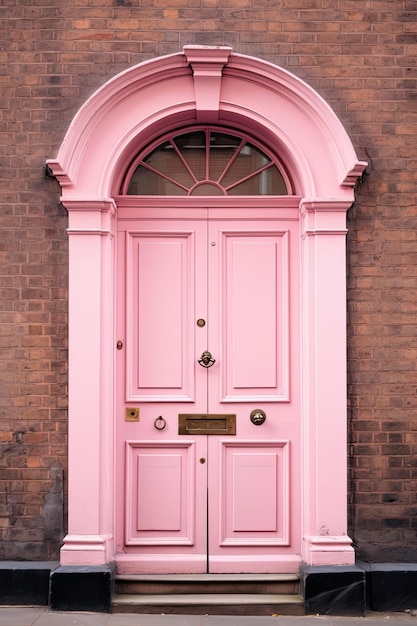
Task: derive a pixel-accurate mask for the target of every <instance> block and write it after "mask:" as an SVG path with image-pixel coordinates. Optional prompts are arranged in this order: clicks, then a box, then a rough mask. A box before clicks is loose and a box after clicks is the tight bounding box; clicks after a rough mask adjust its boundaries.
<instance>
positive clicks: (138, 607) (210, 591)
mask: <svg viewBox="0 0 417 626" xmlns="http://www.w3.org/2000/svg"><path fill="white" fill-rule="evenodd" d="M112 610H113V612H114V613H128V612H130V613H154V614H156V613H157V614H161V613H165V614H185V615H199V614H200V615H206V614H207V615H303V614H304V603H303V599H302V597H301V596H300V594H299V577H298V576H297V575H296V574H255V575H252V574H191V575H185V574H184V575H181V574H178V575H166V576H163V575H162V576H161V575H120V574H119V575H117V576H116V595H115V596H114V597H113V602H112Z"/></svg>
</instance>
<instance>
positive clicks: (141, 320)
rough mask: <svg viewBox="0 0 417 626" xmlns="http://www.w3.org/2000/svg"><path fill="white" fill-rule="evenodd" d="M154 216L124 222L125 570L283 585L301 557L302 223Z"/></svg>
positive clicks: (121, 438)
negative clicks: (277, 575)
mask: <svg viewBox="0 0 417 626" xmlns="http://www.w3.org/2000/svg"><path fill="white" fill-rule="evenodd" d="M147 215H148V217H146V216H145V217H142V218H140V219H138V218H136V219H125V220H122V219H121V220H119V234H118V284H119V290H118V299H117V300H118V324H119V327H118V332H119V336H120V337H121V340H120V344H119V347H120V350H119V351H118V413H117V451H116V460H117V485H116V490H117V536H116V545H117V553H118V555H119V557H120V563H119V569H120V570H123V567H125V571H129V572H132V573H133V572H135V573H141V572H147V573H149V572H151V573H167V572H171V573H200V572H211V573H215V572H253V573H255V572H276V571H288V570H289V569H291V567H290V565H289V564H290V563H293V562H294V558H295V557H296V555H297V554H299V552H300V537H299V528H300V510H299V501H300V455H299V439H300V436H299V404H298V396H299V393H298V358H299V357H298V352H299V340H298V337H299V319H298V222H297V221H296V220H291V219H283V218H281V217H280V218H278V219H277V218H276V217H275V216H271V217H268V219H266V218H265V216H264V217H263V218H262V219H253V218H252V217H248V218H247V219H230V214H228V215H225V214H224V212H222V211H219V210H218V211H214V210H211V211H210V210H209V209H205V210H200V211H198V212H197V213H194V214H193V216H192V218H191V219H190V218H188V217H186V216H183V217H182V218H178V217H176V218H175V219H172V218H170V217H164V218H163V219H149V214H147ZM122 563H124V564H125V565H123V564H122ZM126 563H127V565H126Z"/></svg>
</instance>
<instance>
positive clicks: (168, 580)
mask: <svg viewBox="0 0 417 626" xmlns="http://www.w3.org/2000/svg"><path fill="white" fill-rule="evenodd" d="M298 590H299V577H298V575H297V574H183V575H181V574H176V575H166V576H162V575H143V576H142V575H117V576H116V593H118V594H123V593H127V594H139V593H140V594H194V593H199V594H201V593H202V594H208V593H234V594H236V593H261V594H262V593H269V594H271V593H272V594H293V593H298Z"/></svg>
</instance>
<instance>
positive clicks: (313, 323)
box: [300, 199, 355, 565]
mask: <svg viewBox="0 0 417 626" xmlns="http://www.w3.org/2000/svg"><path fill="white" fill-rule="evenodd" d="M349 206H350V202H347V201H346V200H339V201H338V200H333V199H332V200H315V201H314V200H312V201H309V200H303V201H302V202H301V205H300V210H301V219H302V221H301V237H302V253H301V254H302V258H301V263H302V269H301V281H302V296H301V298H302V361H303V364H302V398H303V425H302V440H303V452H302V457H303V459H304V468H303V480H302V484H303V490H304V497H303V508H304V511H303V514H304V524H303V526H304V535H303V560H304V561H305V562H306V563H308V564H311V565H330V564H331V565H350V564H353V563H354V561H355V554H354V550H353V548H352V546H351V540H350V538H349V537H348V536H347V527H346V525H347V475H346V454H347V449H346V446H347V441H346V433H347V424H346V281H345V276H346V262H345V256H346V255H345V241H346V232H347V231H346V211H347V209H348V208H349Z"/></svg>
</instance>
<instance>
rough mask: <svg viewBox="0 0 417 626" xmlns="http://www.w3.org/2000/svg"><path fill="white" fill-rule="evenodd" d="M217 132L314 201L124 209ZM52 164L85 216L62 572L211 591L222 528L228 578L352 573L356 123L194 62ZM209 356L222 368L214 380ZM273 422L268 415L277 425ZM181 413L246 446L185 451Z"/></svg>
mask: <svg viewBox="0 0 417 626" xmlns="http://www.w3.org/2000/svg"><path fill="white" fill-rule="evenodd" d="M199 124H203V125H215V126H217V127H221V128H223V129H226V130H227V129H229V128H232V129H233V128H238V129H239V132H240V133H243V134H244V135H245V136H248V137H253V139H254V141H260V140H262V142H261V143H262V144H263V145H265V146H269V147H270V149H271V151H272V152H273V153H274V154H277V155H279V158H280V163H282V164H283V166H284V169H285V171H286V172H287V173H288V180H291V184H292V187H291V189H292V192H293V195H292V196H271V197H268V198H266V197H265V198H263V197H254V196H252V197H250V196H248V197H245V196H235V197H232V196H228V197H224V196H220V197H218V196H213V195H210V194H209V195H210V197H208V196H204V195H203V196H197V195H196V196H191V197H190V198H182V197H181V198H176V199H175V198H169V197H166V198H164V199H163V201H162V200H161V198H158V197H155V196H154V197H149V196H148V197H143V198H142V200H143V201H142V202H139V201H138V197H137V196H120V195H119V193H120V190H121V188H122V184H123V181H124V180H125V174H126V171H127V169H128V167H129V165H130V164H131V163H132V162H133V161H134V159H135V158H136V157H137V155H138V154H140V153H141V151H143V150H144V149H145V146H148V145H151V144H152V143H153V142H157V141H158V138H160V137H161V136H163V135H164V134H166V133H173V132H177V131H178V132H183V130H184V129H185V128H191V129H193V128H196V125H199ZM230 132H233V131H230ZM48 163H49V166H50V167H51V169H52V171H53V172H54V174H55V175H56V177H57V178H58V180H59V182H60V183H61V185H62V202H63V204H64V205H65V206H66V207H67V209H68V212H69V229H68V233H69V245H70V259H69V263H70V312H69V316H70V337H69V344H70V356H69V377H70V392H69V476H68V484H69V512H68V527H69V531H68V535H67V536H66V537H65V540H64V545H63V548H62V550H61V562H62V563H63V564H67V565H79V564H83V565H89V564H102V563H108V562H110V561H113V560H115V559H116V560H117V562H118V567H119V568H120V570H122V571H130V572H135V571H139V570H140V571H148V572H158V571H162V572H163V571H177V569H178V567H180V569H181V571H190V572H202V571H206V568H207V554H206V538H207V519H209V520H210V523H209V531H208V535H209V550H208V552H209V567H210V571H249V572H250V571H257V570H258V569H261V570H262V571H270V572H276V571H288V572H289V571H296V570H297V568H298V566H299V563H300V562H301V561H305V562H306V563H311V564H317V565H320V564H336V565H337V564H352V563H353V562H354V551H353V548H352V546H351V541H350V539H349V537H348V536H347V520H346V507H347V505H346V375H345V370H346V351H345V343H346V341H345V338H346V331H345V304H346V294H345V238H346V219H345V216H346V211H347V210H348V208H349V207H350V206H351V204H352V202H353V199H354V193H353V187H354V185H355V182H356V180H357V179H358V177H359V176H360V175H361V172H362V171H363V169H364V167H365V165H366V164H365V163H363V162H359V161H358V160H357V157H356V154H355V151H354V149H353V146H352V144H351V142H350V140H349V137H348V136H347V134H346V132H345V130H344V129H343V126H342V125H341V123H340V122H339V120H338V119H337V117H336V116H335V114H334V113H333V112H332V111H331V109H330V108H329V107H328V105H327V104H326V103H325V102H324V101H323V100H322V99H321V98H320V96H319V95H318V94H317V93H315V92H314V91H313V90H312V89H311V88H310V87H309V86H308V85H307V84H305V83H303V82H302V81H300V80H299V79H298V78H296V77H295V76H293V75H291V74H290V73H288V72H286V71H285V70H283V69H282V68H279V67H276V66H274V65H272V64H269V63H266V62H264V61H261V60H259V59H255V58H250V57H246V56H243V55H238V54H234V53H233V52H232V50H231V49H230V48H221V47H213V48H210V47H208V48H205V47H199V46H187V47H186V48H185V49H184V51H183V52H181V53H178V54H174V55H170V56H168V57H162V58H159V59H154V60H150V61H147V62H145V63H142V64H140V65H138V66H136V67H133V68H131V69H129V70H127V71H125V72H123V73H121V74H119V75H117V76H116V77H115V78H113V79H112V80H110V81H109V82H108V83H107V84H106V85H104V86H103V87H102V88H101V89H99V90H98V91H97V92H96V93H95V94H93V96H92V97H91V98H90V99H89V100H88V101H87V102H86V103H85V105H84V106H83V107H82V108H81V109H80V111H79V112H78V114H77V115H76V117H75V118H74V120H73V123H72V124H71V126H70V128H69V130H68V132H67V135H66V137H65V138H64V141H63V143H62V145H61V148H60V151H59V154H58V156H57V158H56V159H53V160H50V161H49V162H48ZM202 190H203V192H207V193H208V191H207V188H202ZM185 200H187V202H185ZM117 233H119V235H118V236H117V241H116V235H117ZM211 242H215V243H216V245H215V246H211ZM203 251H204V252H203ZM255 267H256V268H257V273H256V272H254V268H255ZM144 268H145V269H144ZM193 272H194V274H193ZM259 275H261V277H262V280H258V276H259ZM197 277H198V280H197ZM200 277H205V278H204V279H203V278H200ZM261 286H262V288H261ZM329 286H330V287H331V289H329ZM249 291H250V293H249ZM330 293H331V298H330V297H329V294H330ZM150 299H152V301H153V302H155V303H156V305H157V306H156V307H153V306H150V305H149V301H150ZM241 311H242V315H241V314H240V312H241ZM198 318H206V319H207V320H209V323H208V324H206V326H205V327H204V328H198V327H197V326H196V324H195V322H196V320H197V319H198ZM157 330H158V332H157ZM200 331H202V332H200ZM118 341H120V342H121V343H122V344H123V345H122V346H121V349H117V348H116V344H117V342H118ZM243 343H244V344H245V345H244V346H243ZM206 349H209V350H210V351H211V352H212V354H213V356H214V358H215V359H216V363H215V364H214V365H213V367H211V368H210V369H209V370H205V369H203V368H201V367H200V366H199V365H198V364H197V360H198V358H199V356H200V355H201V353H202V352H203V351H204V350H206ZM248 354H249V357H248ZM255 364H256V366H255ZM116 382H117V384H116ZM260 403H262V406H260ZM126 406H133V407H134V406H138V407H139V408H140V421H139V422H138V423H134V422H126V421H125V413H124V410H125V407H126ZM189 407H192V410H191V409H190V408H189ZM252 408H264V409H265V411H266V413H267V420H266V422H265V423H264V424H263V425H262V426H255V425H253V424H252V423H251V422H250V420H249V417H248V415H249V413H250V410H249V409H252ZM180 411H182V412H190V413H191V412H193V413H194V412H196V413H205V412H208V411H210V412H212V413H235V414H236V416H237V434H236V436H227V437H225V436H217V435H209V436H191V435H180V436H179V435H178V431H177V428H176V425H177V419H178V417H177V416H178V413H179V412H180ZM160 415H162V416H163V417H164V419H165V420H166V423H167V427H166V429H165V430H163V431H160V432H157V431H156V429H155V427H154V422H155V419H156V418H157V417H158V416H160ZM203 458H204V459H206V462H205V463H200V459H203ZM301 459H302V462H301ZM210 460H212V461H213V462H210ZM150 476H153V479H152V480H153V485H154V486H153V487H151V488H150V487H149V485H148V482H149V480H150V478H149V477H150ZM258 482H262V484H263V485H264V487H265V490H266V492H267V496H265V497H263V494H262V493H261V492H260V490H259V491H258V490H257V489H256V484H257V483H258ZM243 484H245V486H247V493H248V494H249V495H250V496H251V498H252V499H253V500H255V502H256V508H260V509H261V510H262V515H260V516H256V515H255V514H254V510H253V509H252V508H250V507H249V506H248V503H247V501H246V500H245V497H244V494H243V496H242V485H243ZM205 485H208V486H209V488H210V489H209V498H208V500H207V497H206V492H204V486H205ZM213 485H214V488H213ZM202 486H203V487H202ZM158 492H162V494H163V498H161V499H159V498H157V494H158ZM178 494H181V495H180V496H179V495H178ZM329 494H331V497H329ZM160 500H161V501H160ZM144 505H145V507H146V508H145V510H143V508H142V507H143V506H144ZM152 535H153V536H152Z"/></svg>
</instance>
